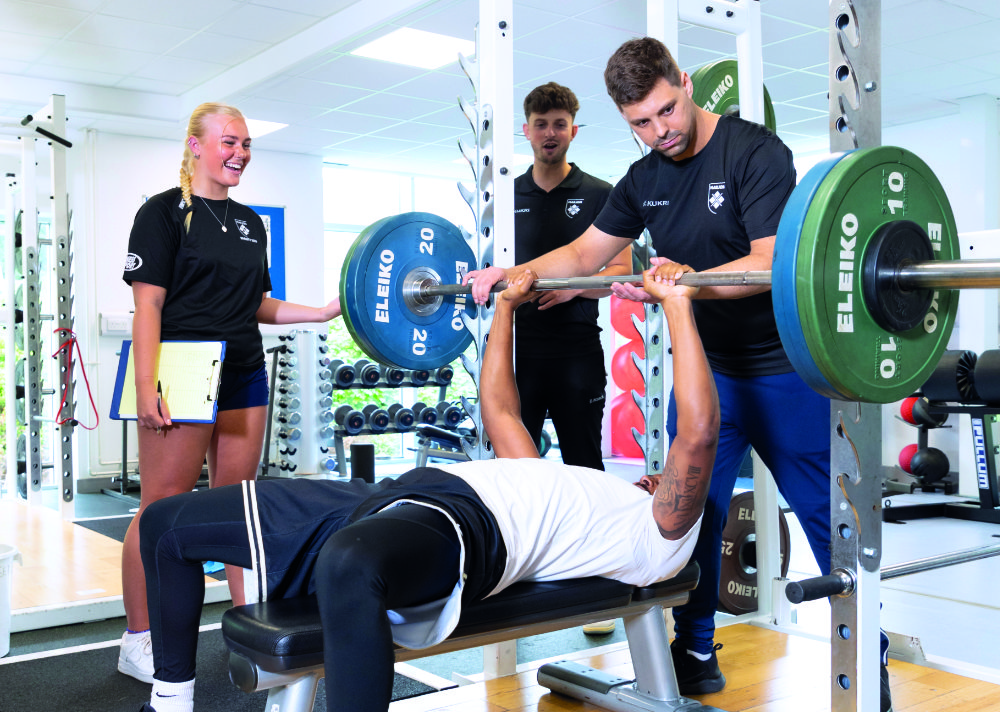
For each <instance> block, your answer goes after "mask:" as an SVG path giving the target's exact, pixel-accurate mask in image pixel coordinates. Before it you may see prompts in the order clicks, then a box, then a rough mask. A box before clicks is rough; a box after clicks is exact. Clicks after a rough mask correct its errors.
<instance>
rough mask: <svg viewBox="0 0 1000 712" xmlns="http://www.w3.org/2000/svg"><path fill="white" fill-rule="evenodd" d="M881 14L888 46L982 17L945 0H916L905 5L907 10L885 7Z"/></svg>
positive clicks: (940, 32)
mask: <svg viewBox="0 0 1000 712" xmlns="http://www.w3.org/2000/svg"><path fill="white" fill-rule="evenodd" d="M882 16H883V22H882V44H883V45H887V46H892V45H896V44H906V43H914V42H915V41H916V40H919V39H923V38H927V37H933V38H936V37H938V36H939V35H941V34H943V33H946V32H951V31H953V30H958V29H961V28H963V27H972V26H973V25H976V24H977V23H980V22H982V21H983V16H982V15H981V14H979V13H977V12H972V11H971V10H966V9H965V8H961V7H957V6H956V5H953V4H951V3H949V2H942V0H914V2H911V3H908V4H907V5H906V9H905V12H904V11H900V12H891V13H886V8H885V7H883V9H882Z"/></svg>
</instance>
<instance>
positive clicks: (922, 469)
mask: <svg viewBox="0 0 1000 712" xmlns="http://www.w3.org/2000/svg"><path fill="white" fill-rule="evenodd" d="M899 466H900V467H901V468H902V469H903V472H906V473H909V474H911V475H913V476H914V477H916V478H917V479H918V480H920V481H921V482H922V483H924V484H930V483H932V482H937V481H938V480H940V479H942V478H944V477H945V476H946V475H947V474H948V470H949V469H950V467H951V464H950V463H949V462H948V456H947V455H945V454H944V452H942V451H941V450H938V449H937V448H936V447H925V448H922V447H920V446H918V445H917V444H916V443H912V444H910V445H907V446H906V447H904V448H903V449H902V450H901V451H900V453H899Z"/></svg>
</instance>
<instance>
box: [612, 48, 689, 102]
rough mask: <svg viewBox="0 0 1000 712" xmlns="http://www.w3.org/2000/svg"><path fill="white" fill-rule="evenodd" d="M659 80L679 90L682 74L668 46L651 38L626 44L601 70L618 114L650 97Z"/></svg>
mask: <svg viewBox="0 0 1000 712" xmlns="http://www.w3.org/2000/svg"><path fill="white" fill-rule="evenodd" d="M660 79H666V80H667V81H668V82H670V83H671V84H672V85H674V86H675V87H679V86H680V85H681V70H680V68H679V67H678V66H677V62H675V61H674V58H673V57H672V56H671V54H670V50H668V49H667V46H666V45H665V44H663V43H662V42H660V41H659V40H657V39H654V38H652V37H639V38H637V39H634V40H629V41H628V42H626V43H625V44H623V45H622V46H621V47H619V48H618V49H616V50H615V53H614V54H613V55H611V59H609V60H608V66H607V67H606V68H605V69H604V86H605V87H607V90H608V96H610V97H611V100H612V101H613V102H615V106H617V107H618V110H619V111H620V110H621V108H622V107H623V106H625V105H626V104H636V103H638V102H640V101H642V100H643V99H645V98H646V97H647V96H649V92H651V91H652V90H653V85H655V84H656V82H657V81H659V80H660Z"/></svg>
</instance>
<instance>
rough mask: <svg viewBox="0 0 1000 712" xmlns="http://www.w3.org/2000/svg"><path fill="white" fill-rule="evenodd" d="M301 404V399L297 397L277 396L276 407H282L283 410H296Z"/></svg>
mask: <svg viewBox="0 0 1000 712" xmlns="http://www.w3.org/2000/svg"><path fill="white" fill-rule="evenodd" d="M301 406H302V401H300V400H299V399H298V398H285V397H284V396H282V397H280V398H278V407H279V408H284V409H285V410H298V409H299V408H300V407H301Z"/></svg>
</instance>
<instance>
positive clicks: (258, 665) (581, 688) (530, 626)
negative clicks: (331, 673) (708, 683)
mask: <svg viewBox="0 0 1000 712" xmlns="http://www.w3.org/2000/svg"><path fill="white" fill-rule="evenodd" d="M691 568H692V567H688V568H687V569H685V571H684V572H682V574H686V576H681V575H679V576H678V577H677V579H684V580H682V581H681V583H680V585H677V584H674V585H671V581H667V582H663V583H661V584H657V585H656V586H653V587H648V588H632V587H624V585H621V584H616V585H618V586H622V587H623V588H624V589H625V592H624V594H622V593H621V591H619V592H618V595H617V599H616V600H617V603H616V604H615V605H612V606H610V607H608V606H606V605H605V606H600V605H597V604H594V605H591V606H584V608H587V610H581V606H575V607H571V609H570V612H568V614H566V615H560V613H561V610H560V609H555V610H551V612H550V611H545V614H546V615H547V617H546V618H545V619H544V620H538V615H537V612H536V614H535V615H534V616H527V618H528V619H529V620H527V621H525V622H519V621H517V620H516V619H515V620H511V621H510V622H507V623H500V624H498V625H495V626H490V625H485V626H484V625H483V624H475V623H474V624H473V625H471V626H469V625H466V626H465V628H466V630H465V631H463V624H464V622H465V621H466V618H467V616H466V615H465V613H463V617H462V620H463V622H462V623H460V624H459V627H458V628H457V629H456V631H455V633H453V635H452V636H451V637H449V638H448V639H447V640H445V641H443V642H441V643H440V644H438V645H436V646H434V647H432V648H427V649H423V650H409V649H404V648H397V649H396V661H397V662H404V661H407V660H414V659H417V658H421V657H426V656H430V655H439V654H441V653H447V652H452V651H455V650H465V649H467V648H473V647H478V646H483V645H491V644H495V643H502V642H505V641H510V640H513V639H516V638H521V637H526V636H531V635H538V634H541V633H548V632H552V631H556V630H563V629H566V628H572V627H576V626H580V625H583V624H586V623H593V622H595V621H600V620H607V619H610V618H622V619H623V620H624V625H625V633H626V636H627V638H628V643H629V654H630V656H631V659H632V667H633V671H634V674H635V679H634V680H628V679H625V678H620V677H615V676H611V675H607V674H606V673H602V672H600V671H598V670H593V669H592V668H586V667H584V666H582V665H578V664H576V663H571V662H565V661H561V662H557V663H550V664H548V665H544V666H542V667H541V668H540V669H539V672H538V681H539V684H541V685H543V686H545V687H548V688H549V689H551V690H553V691H555V692H559V693H561V694H564V695H569V696H572V697H576V698H578V699H582V700H586V701H588V702H590V703H592V704H595V705H598V706H601V707H604V708H606V709H611V710H623V711H627V712H638V711H639V710H648V711H649V712H678V711H681V710H683V712H689V711H690V712H693V711H694V710H701V711H703V712H712V711H715V712H720V711H718V710H716V708H714V707H707V706H704V705H701V704H699V703H698V702H696V701H694V700H689V699H686V698H683V697H681V696H680V693H679V691H678V688H677V679H676V676H675V675H674V668H673V663H672V660H671V657H670V649H669V642H670V641H669V636H668V633H667V627H666V623H665V620H664V609H666V608H671V607H673V606H678V605H681V604H683V603H686V602H687V600H688V597H689V593H690V590H691V589H693V588H694V586H695V585H696V584H697V570H696V568H695V570H694V572H693V573H694V575H693V576H692V575H691V574H692V570H691ZM672 581H676V579H674V580H672ZM565 583H569V582H565ZM603 583H604V584H607V583H608V582H606V581H604V582H603ZM612 583H613V582H612ZM552 585H553V584H548V586H550V587H551V586H552ZM519 586H520V585H519ZM629 589H631V592H629ZM514 593H515V594H516V593H517V591H515V592H514ZM506 594H507V592H504V593H502V594H499V595H498V596H496V597H493V599H492V600H491V599H486V602H489V603H491V605H493V606H496V605H497V602H500V603H503V597H504V596H505V595H506ZM511 597H512V598H514V599H515V600H516V595H515V596H511ZM306 600H307V599H306ZM486 602H484V603H482V604H476V605H474V606H471V607H469V608H470V609H471V610H470V611H469V612H470V616H469V617H474V616H473V615H471V614H474V612H475V609H476V607H477V606H480V605H484V604H485V603H486ZM275 603H277V604H279V605H281V603H282V602H275ZM268 605H269V604H266V603H265V604H251V605H248V606H239V607H236V608H234V609H231V610H230V611H227V612H226V614H225V615H224V616H223V624H222V630H223V636H224V637H226V643H227V645H229V648H230V663H229V668H230V679H231V680H232V681H233V683H234V684H236V686H237V687H239V688H240V689H241V690H243V691H244V692H257V691H259V690H268V691H269V692H268V698H267V706H266V709H267V710H269V712H311V710H312V709H313V705H314V703H315V699H316V688H317V685H318V684H319V681H320V679H322V678H323V675H324V671H323V665H322V663H321V662H317V661H313V662H310V663H307V664H303V665H301V666H299V665H298V664H297V663H294V662H291V663H289V662H284V661H282V660H279V659H278V658H277V657H276V656H274V655H270V654H268V653H266V652H263V651H261V650H258V649H253V650H248V649H247V647H246V646H245V645H240V644H239V643H237V642H235V641H234V639H233V638H230V637H229V635H227V632H228V633H230V634H232V635H233V637H234V638H238V637H239V636H240V633H239V631H238V630H237V629H236V627H238V626H241V625H242V626H245V625H246V624H247V623H249V624H250V625H251V626H259V627H260V628H261V630H265V629H267V632H268V633H272V634H273V633H280V631H274V630H273V625H272V624H271V623H269V622H266V621H264V620H263V616H258V615H257V613H258V612H259V611H262V610H265V609H261V608H259V607H260V606H268ZM284 607H285V608H289V609H290V608H291V606H289V605H288V604H287V603H286V604H284ZM563 610H565V609H563ZM302 617H303V618H304V619H305V622H306V623H307V624H309V625H311V624H312V623H313V622H314V623H315V628H317V629H318V626H319V621H318V616H313V614H312V613H311V612H306V613H304V614H303V616H302ZM532 618H533V619H532ZM313 619H314V620H313ZM227 623H228V624H229V625H227ZM269 625H270V626H271V628H268V626H269ZM227 628H228V631H227ZM484 628H485V629H484ZM294 634H295V633H294V632H293V633H291V635H294ZM309 634H312V635H315V629H313V630H310V631H309ZM262 647H263V646H262Z"/></svg>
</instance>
